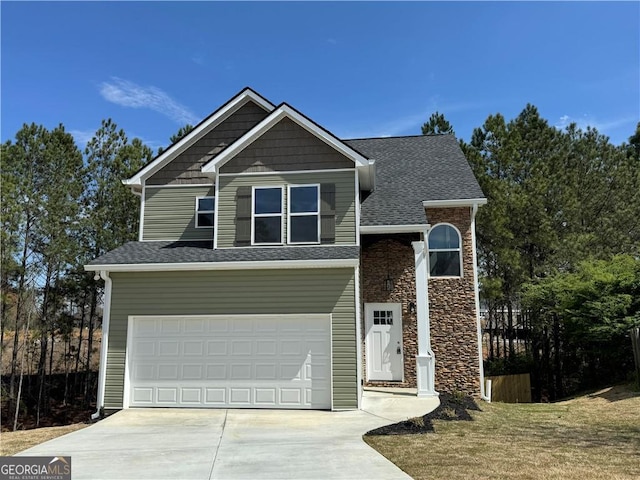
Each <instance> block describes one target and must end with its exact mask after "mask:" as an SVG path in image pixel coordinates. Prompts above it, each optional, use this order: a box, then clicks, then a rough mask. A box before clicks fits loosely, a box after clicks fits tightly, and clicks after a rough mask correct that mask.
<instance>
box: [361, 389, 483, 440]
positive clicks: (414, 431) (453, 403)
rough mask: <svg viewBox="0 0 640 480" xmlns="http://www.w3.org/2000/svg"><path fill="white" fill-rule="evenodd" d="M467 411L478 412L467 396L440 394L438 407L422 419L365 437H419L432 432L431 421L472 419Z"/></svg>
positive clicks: (471, 399)
mask: <svg viewBox="0 0 640 480" xmlns="http://www.w3.org/2000/svg"><path fill="white" fill-rule="evenodd" d="M469 410H475V411H480V407H478V404H477V403H476V401H475V400H474V399H473V398H472V397H469V396H460V395H451V394H449V393H442V394H440V406H439V407H438V408H436V409H435V410H433V411H432V412H430V413H427V414H426V415H423V416H422V417H415V418H410V419H408V420H404V421H402V422H398V423H394V424H392V425H385V426H384V427H380V428H376V429H375V430H371V431H369V432H367V433H365V435H420V434H424V433H431V432H433V431H434V428H433V420H445V421H453V420H465V421H471V420H473V418H472V417H471V414H470V413H469Z"/></svg>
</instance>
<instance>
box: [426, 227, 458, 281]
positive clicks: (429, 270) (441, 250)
mask: <svg viewBox="0 0 640 480" xmlns="http://www.w3.org/2000/svg"><path fill="white" fill-rule="evenodd" d="M443 225H446V226H449V227H451V228H453V229H454V230H455V231H456V233H457V234H458V248H457V249H454V248H429V240H430V237H431V232H433V230H434V229H435V228H436V227H439V226H443ZM456 250H458V258H459V262H460V275H431V255H430V253H431V252H454V251H456ZM427 267H428V268H427V275H428V277H429V278H430V279H431V278H432V279H434V280H436V279H439V278H462V277H464V264H463V263H462V234H461V233H460V230H458V227H456V226H455V225H453V224H451V223H448V222H440V223H436V224H435V225H433V226H432V227H431V228H430V229H429V234H428V235H427Z"/></svg>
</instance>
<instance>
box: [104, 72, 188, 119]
mask: <svg viewBox="0 0 640 480" xmlns="http://www.w3.org/2000/svg"><path fill="white" fill-rule="evenodd" d="M100 95H102V97H103V98H104V99H105V100H107V101H108V102H112V103H115V104H116V105H121V106H123V107H131V108H148V109H150V110H153V111H155V112H158V113H161V114H162V115H164V116H166V117H168V118H170V119H171V120H173V121H174V122H176V123H178V124H179V125H184V124H185V123H190V124H196V123H198V117H196V116H195V115H194V114H193V112H191V111H190V110H189V109H188V108H187V107H185V106H184V105H182V104H180V103H179V102H177V101H176V100H174V99H173V98H171V97H170V96H169V95H168V94H167V93H166V92H164V91H163V90H161V89H159V88H158V87H154V86H147V87H143V86H141V85H138V84H136V83H134V82H131V81H129V80H124V79H122V78H118V77H112V78H111V80H110V81H108V82H102V83H101V84H100Z"/></svg>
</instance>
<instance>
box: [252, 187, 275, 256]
mask: <svg viewBox="0 0 640 480" xmlns="http://www.w3.org/2000/svg"><path fill="white" fill-rule="evenodd" d="M252 208H253V222H252V227H253V229H252V230H253V232H252V233H253V242H252V243H253V244H260V245H279V244H281V243H282V187H275V188H272V187H254V189H253V205H252Z"/></svg>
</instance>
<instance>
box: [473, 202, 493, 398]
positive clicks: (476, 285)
mask: <svg viewBox="0 0 640 480" xmlns="http://www.w3.org/2000/svg"><path fill="white" fill-rule="evenodd" d="M476 213H478V205H477V204H476V205H473V206H472V207H471V253H472V257H473V290H474V296H475V307H476V329H477V332H476V333H477V337H478V362H479V367H480V398H482V399H483V400H485V401H487V402H491V396H490V395H487V394H486V392H485V386H484V355H483V354H482V325H481V324H480V288H479V282H478V255H477V252H476Z"/></svg>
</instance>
